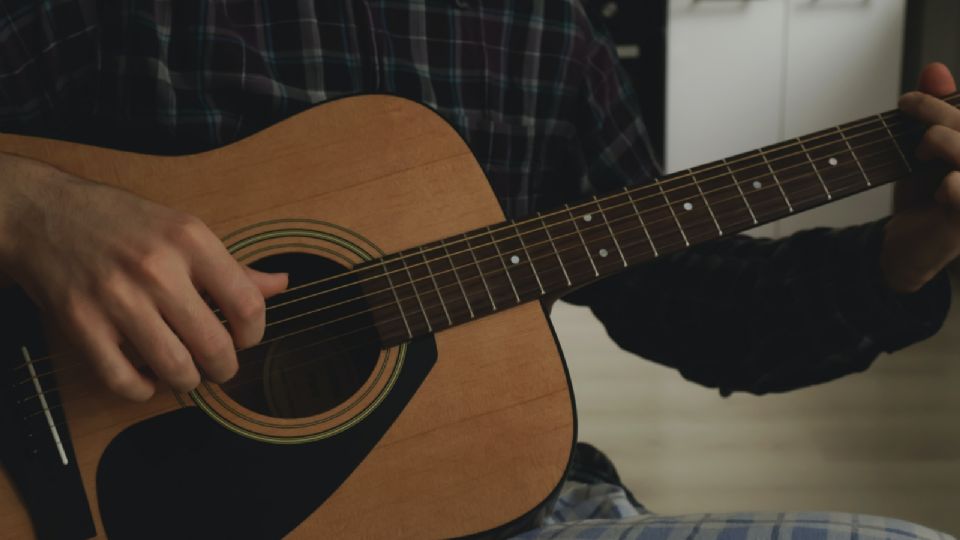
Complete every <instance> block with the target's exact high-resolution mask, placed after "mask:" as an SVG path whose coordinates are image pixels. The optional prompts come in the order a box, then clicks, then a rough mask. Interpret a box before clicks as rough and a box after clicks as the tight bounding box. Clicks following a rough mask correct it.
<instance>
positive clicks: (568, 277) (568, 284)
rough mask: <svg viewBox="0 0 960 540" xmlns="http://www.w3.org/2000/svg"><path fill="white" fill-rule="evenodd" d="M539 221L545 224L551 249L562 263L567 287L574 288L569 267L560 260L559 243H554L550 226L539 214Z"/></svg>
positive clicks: (544, 227) (561, 267)
mask: <svg viewBox="0 0 960 540" xmlns="http://www.w3.org/2000/svg"><path fill="white" fill-rule="evenodd" d="M537 219H539V220H540V223H542V224H543V230H544V232H546V233H547V240H548V241H549V242H550V247H552V248H553V253H554V255H556V256H557V262H558V263H560V270H562V271H563V278H564V279H566V280H567V286H568V287H570V286H572V285H573V282H572V281H570V274H568V273H567V267H566V265H564V264H563V259H561V258H560V251H559V250H558V249H557V243H556V242H554V241H553V235H552V234H551V233H550V225H548V224H547V222H546V221H544V220H543V218H541V217H540V214H539V213H538V214H537Z"/></svg>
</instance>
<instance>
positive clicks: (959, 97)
mask: <svg viewBox="0 0 960 540" xmlns="http://www.w3.org/2000/svg"><path fill="white" fill-rule="evenodd" d="M941 99H942V100H943V101H945V102H947V103H949V104H950V105H953V106H955V107H956V106H960V102H958V103H953V101H960V92H958V93H953V94H950V95H948V96H944V97H942V98H941ZM890 118H893V121H891V122H887V121H886V120H887V119H890ZM878 121H879V123H880V124H879V126H877V127H876V128H874V129H870V130H868V131H863V132H861V133H856V134H852V135H851V136H850V137H846V133H845V131H850V130H853V129H857V128H861V127H864V126H867V125H869V124H874V123H877V122H878ZM904 123H908V124H909V123H910V120H909V119H905V118H904V116H903V113H902V112H901V111H899V110H891V111H886V112H883V113H880V114H877V115H874V116H872V117H869V118H865V119H861V120H859V121H855V123H852V124H850V125H847V126H846V127H843V128H842V130H841V127H840V126H837V127H835V128H829V129H825V130H821V131H819V132H815V133H812V134H810V135H805V136H800V137H795V138H794V139H791V140H793V141H796V142H790V143H788V144H785V146H782V147H779V148H770V151H783V150H787V149H796V148H800V151H798V152H794V153H791V154H785V155H782V156H779V157H776V158H773V159H771V160H769V163H770V164H773V163H776V162H778V161H781V160H784V159H787V158H791V157H798V156H801V155H807V157H808V159H809V152H810V151H811V150H818V149H822V148H825V147H827V146H830V145H833V144H838V145H844V144H845V142H846V140H845V138H846V139H848V140H849V139H853V138H857V137H863V136H865V135H871V134H875V133H881V134H882V133H883V132H884V131H887V132H888V133H889V134H890V135H891V137H893V139H891V140H893V141H894V142H896V140H895V138H896V137H897V136H899V135H903V134H906V133H908V132H909V130H907V131H903V132H900V133H897V134H896V135H894V134H893V132H892V130H891V128H894V127H899V126H900V125H902V124H904ZM918 125H919V124H918ZM838 135H839V136H840V137H841V138H840V139H837V140H833V141H830V142H827V143H825V144H822V145H818V146H810V147H806V146H805V144H807V143H810V142H813V141H817V140H822V139H824V138H828V137H836V136H838ZM801 139H806V140H801ZM878 142H883V140H876V141H871V142H868V143H867V144H874V143H878ZM784 143H787V141H782V142H781V143H777V144H784ZM773 146H776V144H775V145H773ZM860 147H861V146H853V148H860ZM768 148H769V147H768ZM758 155H761V156H764V155H765V151H764V149H762V148H761V149H759V150H755V151H752V152H746V153H745V155H743V156H742V157H739V158H736V159H729V160H718V161H719V163H717V164H716V165H712V166H710V167H707V168H705V169H701V170H699V171H695V170H693V169H688V170H687V172H686V173H684V174H678V175H667V176H668V178H664V179H663V180H662V181H658V182H659V184H660V185H661V186H662V187H666V186H668V185H669V184H671V183H675V182H679V181H682V180H686V179H692V180H693V182H694V184H698V185H699V184H700V183H703V182H708V181H710V180H715V179H720V178H723V177H724V176H727V175H728V174H735V173H737V172H743V171H745V170H747V169H748V168H753V167H756V166H759V165H749V166H747V167H744V168H741V169H732V168H731V167H730V165H734V164H737V163H742V162H744V161H746V160H749V159H756V158H757V157H758ZM811 161H812V159H811ZM800 165H802V164H800ZM723 169H726V170H727V171H728V172H721V173H720V174H719V175H717V176H711V177H707V178H700V179H698V178H696V175H699V174H703V173H706V172H709V171H713V170H723ZM652 185H653V184H646V185H645V186H652ZM643 187H644V186H635V188H643ZM685 187H688V184H684V185H681V186H676V187H674V188H669V189H666V190H665V191H666V192H667V193H670V192H673V191H676V190H679V189H683V188H685ZM618 195H619V193H616V194H612V195H607V196H602V197H599V198H598V199H597V201H599V202H604V201H606V200H607V199H609V198H611V197H615V196H618ZM659 196H660V194H659V193H654V194H651V195H648V196H645V197H640V198H637V199H636V201H638V202H641V201H643V200H645V199H650V198H656V197H659ZM593 202H594V201H593V200H590V201H584V202H583V203H579V204H577V205H574V206H571V207H570V208H571V209H573V210H577V209H579V208H581V207H583V206H586V205H590V204H593ZM565 211H566V209H558V210H555V211H551V212H549V213H547V214H538V215H537V217H538V218H539V219H543V218H545V217H551V216H554V215H557V214H562V213H564V212H565ZM484 235H486V233H485V232H484V233H478V234H476V235H474V236H472V237H468V238H469V239H475V238H479V237H482V236H484ZM505 239H508V238H505ZM505 239H504V240H505ZM457 241H458V242H459V240H457ZM488 245H491V244H484V245H482V246H478V247H484V246H488ZM441 249H443V246H442V245H441V246H437V247H432V248H429V249H427V250H425V251H424V253H427V252H430V251H438V250H441ZM459 253H462V252H458V253H454V254H452V255H457V254H459ZM417 255H420V253H414V254H410V255H406V256H404V257H399V258H396V259H394V261H401V260H403V259H407V258H414V257H416V256H417ZM421 264H422V263H421ZM404 271H405V270H404V269H397V270H394V271H392V272H391V273H402V272H404ZM342 276H343V274H339V275H337V276H332V277H330V278H324V279H320V280H317V281H313V282H309V283H304V284H301V285H299V286H297V287H293V288H290V289H288V290H286V291H284V292H283V293H281V294H286V293H288V292H291V291H294V290H298V289H302V288H305V287H309V286H312V285H315V284H319V283H323V282H325V281H328V280H330V279H336V278H338V277H342ZM376 277H379V276H376ZM371 279H375V278H371ZM298 300H300V298H297V299H293V300H290V301H288V302H285V303H280V304H277V305H276V306H275V307H282V306H283V305H286V304H289V303H294V302H297V301H298ZM215 311H217V312H219V311H218V310H215Z"/></svg>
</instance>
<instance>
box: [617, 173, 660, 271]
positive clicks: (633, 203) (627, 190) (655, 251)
mask: <svg viewBox="0 0 960 540" xmlns="http://www.w3.org/2000/svg"><path fill="white" fill-rule="evenodd" d="M623 191H624V193H626V194H627V199H628V200H629V201H630V205H631V206H633V213H634V214H636V215H637V221H639V222H640V227H641V228H642V229H643V234H645V235H646V236H647V242H650V249H652V250H653V256H654V257H659V256H660V254H659V253H657V246H656V244H654V243H653V237H652V236H650V231H648V230H647V225H646V224H645V223H644V222H643V216H641V215H640V209H639V208H637V203H636V201H634V200H633V195H631V193H630V188H626V187H625V188H623Z"/></svg>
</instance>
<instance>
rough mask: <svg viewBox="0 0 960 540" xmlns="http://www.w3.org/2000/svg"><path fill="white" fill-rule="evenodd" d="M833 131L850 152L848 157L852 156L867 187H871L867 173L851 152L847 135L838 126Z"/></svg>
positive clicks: (855, 155) (851, 147)
mask: <svg viewBox="0 0 960 540" xmlns="http://www.w3.org/2000/svg"><path fill="white" fill-rule="evenodd" d="M834 129H836V130H837V133H839V134H840V137H841V138H843V142H844V143H845V144H846V145H847V149H848V150H849V151H850V155H851V156H853V161H854V163H856V164H857V168H858V169H860V174H862V175H863V179H864V180H866V181H867V187H872V186H873V183H872V182H870V177H869V176H867V171H865V170H863V165H862V164H860V159H859V158H858V157H857V154H856V153H855V152H854V151H853V146H851V145H850V141H849V139H847V135H846V134H845V133H844V132H843V130H842V129H840V126H837V127H835V128H834Z"/></svg>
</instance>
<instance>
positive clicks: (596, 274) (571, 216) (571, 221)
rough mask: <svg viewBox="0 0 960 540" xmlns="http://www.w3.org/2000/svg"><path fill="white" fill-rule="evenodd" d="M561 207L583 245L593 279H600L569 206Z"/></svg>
mask: <svg viewBox="0 0 960 540" xmlns="http://www.w3.org/2000/svg"><path fill="white" fill-rule="evenodd" d="M563 207H564V208H566V209H567V214H569V215H570V223H573V228H574V229H576V231H577V236H579V237H580V243H581V244H583V252H584V253H586V254H587V260H588V261H590V266H591V267H593V274H594V277H600V272H599V271H598V270H597V265H596V264H595V263H594V262H593V255H590V248H588V247H587V241H586V240H584V239H583V234H581V233H580V225H578V224H577V218H576V217H574V215H573V211H571V210H570V206H569V205H566V204H565V205H563Z"/></svg>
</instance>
